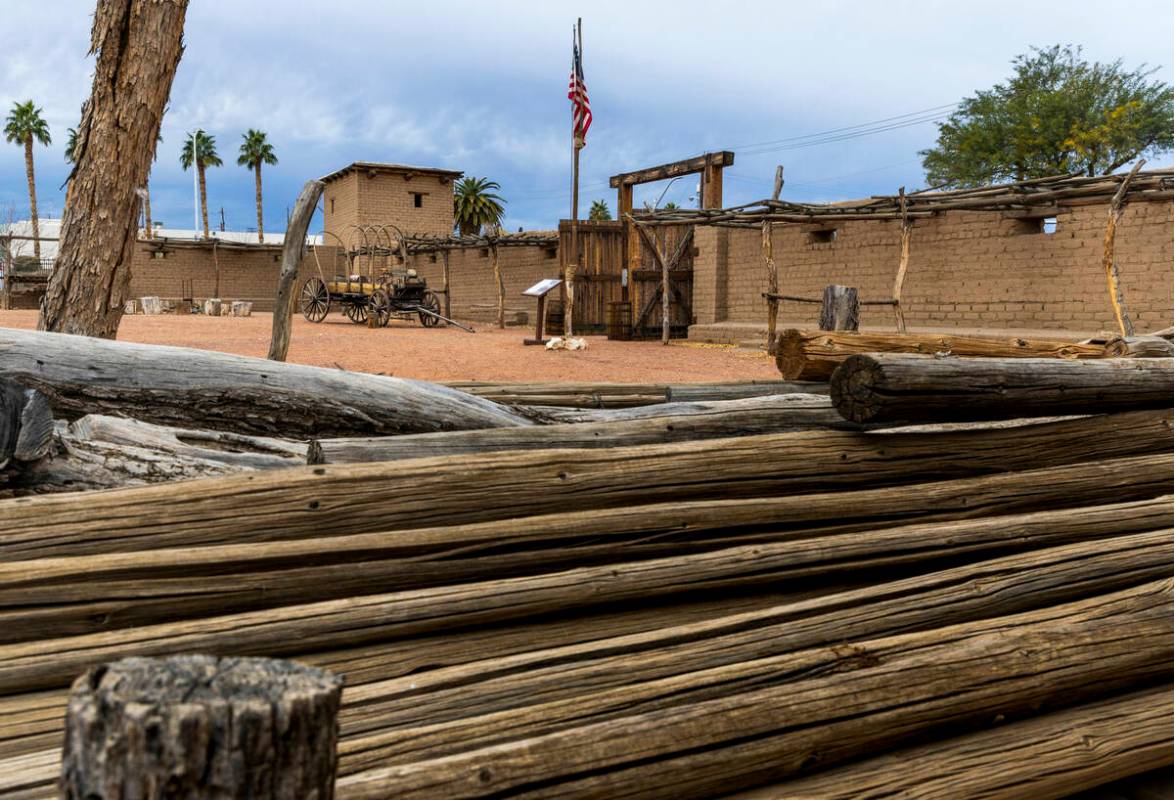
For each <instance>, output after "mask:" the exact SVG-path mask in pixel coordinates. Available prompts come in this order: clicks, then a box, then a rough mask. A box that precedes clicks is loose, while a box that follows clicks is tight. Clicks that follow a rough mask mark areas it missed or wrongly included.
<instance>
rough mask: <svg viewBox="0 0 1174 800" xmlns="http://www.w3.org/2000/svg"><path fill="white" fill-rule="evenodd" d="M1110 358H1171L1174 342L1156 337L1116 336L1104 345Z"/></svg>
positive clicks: (1173, 354) (1173, 353)
mask: <svg viewBox="0 0 1174 800" xmlns="http://www.w3.org/2000/svg"><path fill="white" fill-rule="evenodd" d="M1105 355H1106V356H1108V357H1110V358H1172V357H1174V342H1171V341H1170V340H1169V339H1166V338H1164V337H1161V336H1158V335H1151V336H1129V337H1123V336H1118V337H1115V338H1113V339H1110V340H1109V341H1108V342H1107V343H1106V344H1105Z"/></svg>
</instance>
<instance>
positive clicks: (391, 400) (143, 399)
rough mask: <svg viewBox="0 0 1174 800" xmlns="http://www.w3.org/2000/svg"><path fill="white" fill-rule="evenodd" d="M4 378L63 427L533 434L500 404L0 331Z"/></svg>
mask: <svg viewBox="0 0 1174 800" xmlns="http://www.w3.org/2000/svg"><path fill="white" fill-rule="evenodd" d="M0 377H7V378H11V379H12V380H14V381H16V382H17V383H20V384H22V385H24V386H26V387H29V388H33V389H40V390H42V391H43V393H44V394H45V396H46V397H47V398H49V401H50V403H51V404H52V405H53V408H54V409H55V410H56V411H57V413H58V415H59V416H62V417H70V418H72V417H80V416H83V415H85V414H111V415H113V416H126V417H131V418H133V419H138V420H142V421H144V422H153V423H155V424H159V425H172V426H176V427H183V428H207V429H210V430H220V431H231V432H235V433H244V434H259V435H262V436H288V437H295V438H296V437H299V436H301V437H307V438H308V437H311V436H342V435H345V434H347V433H350V434H357V435H366V436H372V435H377V434H382V433H387V434H390V433H394V432H397V431H398V432H400V433H425V432H432V431H442V430H461V429H476V428H495V427H506V426H511V425H528V424H530V423H529V421H528V420H525V419H523V418H522V417H519V416H518V415H517V414H514V413H513V412H511V411H510V410H509V409H507V408H506V407H504V406H500V405H498V404H497V403H494V402H491V401H489V400H485V399H483V398H480V397H474V396H473V395H469V394H465V393H464V392H458V391H456V390H454V389H449V388H448V387H445V386H439V385H437V384H432V383H425V382H423V381H413V380H405V379H403V378H390V377H385V376H381V375H369V374H366V373H361V372H345V371H343V370H338V369H324V368H321V367H307V366H302V365H299V364H280V363H276V362H273V361H266V360H263V359H257V358H246V357H244V356H234V355H228V354H227V353H216V352H212V351H207V350H189V349H187V348H183V347H158V346H155V345H142V344H128V343H124V342H109V341H104V340H102V339H89V338H82V337H75V336H65V335H62V334H47V333H35V332H33V331H19V330H11V329H4V328H0Z"/></svg>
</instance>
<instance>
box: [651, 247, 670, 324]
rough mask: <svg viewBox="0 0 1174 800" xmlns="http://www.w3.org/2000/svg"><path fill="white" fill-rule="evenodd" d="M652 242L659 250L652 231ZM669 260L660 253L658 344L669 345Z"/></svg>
mask: <svg viewBox="0 0 1174 800" xmlns="http://www.w3.org/2000/svg"><path fill="white" fill-rule="evenodd" d="M652 241H653V242H654V243H655V244H656V247H657V250H660V240H659V239H657V238H656V232H655V231H653V234H652ZM669 266H670V264H669V260H668V259H667V258H665V257H664V253H663V252H661V259H660V314H661V320H660V343H661V344H668V343H669V333H670V328H671V327H672V309H671V307H670V302H669Z"/></svg>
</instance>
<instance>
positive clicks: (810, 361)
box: [775, 328, 1108, 381]
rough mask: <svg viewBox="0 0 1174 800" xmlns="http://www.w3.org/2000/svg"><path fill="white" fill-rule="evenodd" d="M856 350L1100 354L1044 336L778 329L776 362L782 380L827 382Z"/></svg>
mask: <svg viewBox="0 0 1174 800" xmlns="http://www.w3.org/2000/svg"><path fill="white" fill-rule="evenodd" d="M858 353H922V354H925V355H935V354H937V353H949V354H952V355H956V356H982V357H989V358H1063V359H1077V358H1103V357H1105V356H1106V355H1108V354H1107V353H1106V348H1105V346H1104V345H1102V344H1081V343H1077V342H1071V341H1063V340H1047V339H1021V338H1018V337H1016V338H1013V339H998V338H987V337H977V336H954V335H951V334H937V333H933V334H931V333H913V334H892V333H835V332H826V331H799V330H795V329H794V328H791V329H788V330H785V331H783V332H782V333H781V334H780V335H779V338H778V352H777V355H776V357H775V364H776V365H777V366H778V368H779V373H780V375H781V376H782V378H783V380H784V381H827V380H830V379H831V376H832V373H833V372H834V371H835V369H836V367H838V366H839V365H840V364H842V363H844V361H845V359H847V358H848V357H849V356H852V355H856V354H858Z"/></svg>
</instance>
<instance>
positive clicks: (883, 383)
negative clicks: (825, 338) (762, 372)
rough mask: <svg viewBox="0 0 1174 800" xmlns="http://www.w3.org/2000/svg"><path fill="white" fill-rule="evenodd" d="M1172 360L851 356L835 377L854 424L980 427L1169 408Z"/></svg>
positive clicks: (836, 395)
mask: <svg viewBox="0 0 1174 800" xmlns="http://www.w3.org/2000/svg"><path fill="white" fill-rule="evenodd" d="M1172 392H1174V359H1168V358H1101V359H1089V360H1080V361H1076V360H1063V359H1043V358H1024V359H1009V358H935V357H933V356H918V355H893V354H884V353H877V354H874V355H855V356H852V357H851V358H849V359H847V360H846V361H844V363H843V364H841V365H840V366H839V367H838V368H837V369H836V372H835V374H834V375H833V376H832V402H833V403H835V405H836V409H837V410H839V412H840V413H841V414H843V415H844V418H845V419H849V420H851V421H853V422H892V421H898V420H917V421H932V420H980V419H1007V418H1012V417H1032V416H1047V415H1051V414H1086V413H1106V412H1112V411H1125V410H1133V409H1139V408H1168V407H1170V405H1171V399H1170V398H1171V396H1172Z"/></svg>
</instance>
